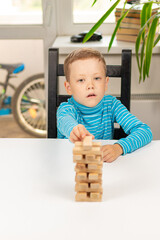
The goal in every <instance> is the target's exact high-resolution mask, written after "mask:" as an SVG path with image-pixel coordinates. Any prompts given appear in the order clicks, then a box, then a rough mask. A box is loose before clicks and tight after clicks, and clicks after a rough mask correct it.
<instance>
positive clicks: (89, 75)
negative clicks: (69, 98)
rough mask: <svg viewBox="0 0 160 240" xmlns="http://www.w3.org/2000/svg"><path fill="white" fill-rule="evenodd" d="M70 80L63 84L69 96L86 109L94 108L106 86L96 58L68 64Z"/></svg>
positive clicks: (106, 82) (106, 81)
mask: <svg viewBox="0 0 160 240" xmlns="http://www.w3.org/2000/svg"><path fill="white" fill-rule="evenodd" d="M69 67H70V79H69V82H65V88H66V91H67V93H68V94H69V95H73V97H74V99H75V100H76V101H77V102H78V103H80V104H82V105H85V106H87V107H94V106H96V105H97V104H98V103H99V102H100V101H101V100H102V98H103V97H104V94H105V91H106V90H107V86H108V77H107V78H106V75H105V70H104V66H103V63H102V62H101V61H99V60H98V59H96V58H89V59H82V60H77V61H75V62H73V63H71V64H70V66H69Z"/></svg>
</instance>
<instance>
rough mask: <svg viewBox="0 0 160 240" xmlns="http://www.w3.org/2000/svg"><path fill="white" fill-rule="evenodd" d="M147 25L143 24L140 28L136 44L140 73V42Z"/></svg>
mask: <svg viewBox="0 0 160 240" xmlns="http://www.w3.org/2000/svg"><path fill="white" fill-rule="evenodd" d="M145 27H146V24H145V25H143V27H142V28H141V29H140V31H139V34H138V36H137V40H136V44H135V50H136V59H137V64H138V69H139V73H141V66H140V63H139V56H138V53H139V48H140V44H141V39H142V34H143V32H144V31H145Z"/></svg>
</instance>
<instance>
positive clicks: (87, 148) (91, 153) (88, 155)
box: [73, 136, 103, 202]
mask: <svg viewBox="0 0 160 240" xmlns="http://www.w3.org/2000/svg"><path fill="white" fill-rule="evenodd" d="M73 162H75V163H76V166H75V171H76V177H75V181H76V185H75V191H76V196H75V200H76V201H81V202H82V201H85V202H99V201H101V200H102V166H103V161H102V151H101V143H100V142H92V137H91V136H86V137H85V138H84V140H83V142H76V143H75V147H74V148H73Z"/></svg>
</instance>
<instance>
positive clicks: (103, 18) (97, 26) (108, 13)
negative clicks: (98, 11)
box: [83, 0, 121, 43]
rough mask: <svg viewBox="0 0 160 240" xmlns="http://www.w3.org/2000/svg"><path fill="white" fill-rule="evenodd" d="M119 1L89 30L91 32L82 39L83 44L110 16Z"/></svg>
mask: <svg viewBox="0 0 160 240" xmlns="http://www.w3.org/2000/svg"><path fill="white" fill-rule="evenodd" d="M120 1H121V0H117V1H116V2H115V3H114V4H113V5H112V6H111V7H110V9H109V10H108V11H107V12H106V13H105V14H104V15H103V16H102V17H101V18H100V20H99V21H98V22H97V23H96V24H95V25H94V26H93V27H92V28H91V30H90V31H89V32H88V33H87V34H86V36H85V37H84V39H83V43H85V42H87V40H88V39H89V38H90V37H91V36H92V35H93V33H94V32H95V31H96V30H97V29H98V28H99V27H100V26H101V25H102V23H103V22H104V20H105V19H106V18H107V17H108V16H109V15H110V13H111V12H112V11H113V10H114V9H115V7H116V6H117V5H118V3H119V2H120Z"/></svg>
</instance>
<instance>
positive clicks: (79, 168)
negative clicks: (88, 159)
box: [75, 163, 86, 172]
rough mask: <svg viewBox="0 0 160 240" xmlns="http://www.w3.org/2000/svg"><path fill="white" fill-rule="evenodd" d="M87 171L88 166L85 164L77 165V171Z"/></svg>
mask: <svg viewBox="0 0 160 240" xmlns="http://www.w3.org/2000/svg"><path fill="white" fill-rule="evenodd" d="M78 170H79V171H81V172H82V170H83V171H85V170H86V164H85V163H77V164H76V166H75V171H78Z"/></svg>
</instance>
